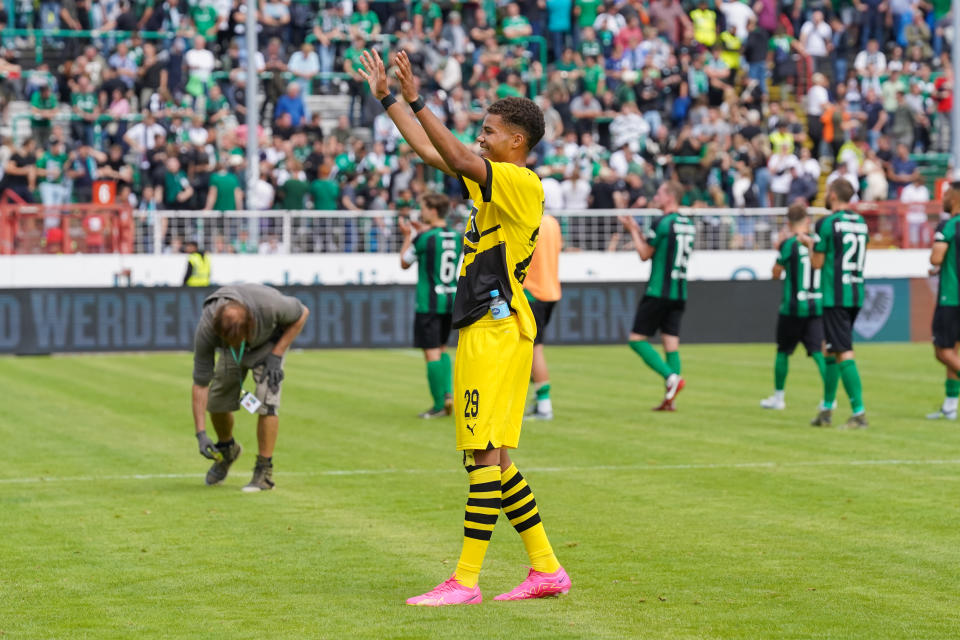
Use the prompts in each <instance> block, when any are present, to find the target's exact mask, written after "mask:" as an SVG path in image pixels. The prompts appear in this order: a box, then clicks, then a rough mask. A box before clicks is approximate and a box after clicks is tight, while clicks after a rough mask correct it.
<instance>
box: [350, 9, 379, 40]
mask: <svg viewBox="0 0 960 640" xmlns="http://www.w3.org/2000/svg"><path fill="white" fill-rule="evenodd" d="M350 24H351V25H357V28H358V29H360V31H362V32H363V33H365V34H367V35H370V34H371V33H373V28H374V27H376V26H378V25H379V24H380V18H378V17H377V14H375V13H374V12H373V11H367V12H366V13H360V12H359V11H354V12H353V15H352V16H350Z"/></svg>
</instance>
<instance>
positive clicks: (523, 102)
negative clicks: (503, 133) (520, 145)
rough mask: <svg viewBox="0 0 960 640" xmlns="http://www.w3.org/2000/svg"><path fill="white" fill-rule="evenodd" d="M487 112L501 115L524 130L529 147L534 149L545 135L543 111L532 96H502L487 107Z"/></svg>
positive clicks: (505, 120) (512, 124)
mask: <svg viewBox="0 0 960 640" xmlns="http://www.w3.org/2000/svg"><path fill="white" fill-rule="evenodd" d="M487 113H489V114H491V115H494V116H500V117H501V118H503V121H504V122H506V123H507V124H508V125H511V126H513V127H517V128H519V129H521V130H523V132H524V133H525V134H526V140H527V149H533V148H534V147H535V146H537V143H538V142H540V139H541V138H542V137H543V131H544V129H545V125H544V123H543V111H541V110H540V107H538V106H537V103H536V102H534V101H533V100H531V99H530V98H517V97H513V96H511V97H509V98H502V99H500V100H497V101H496V102H494V103H493V104H492V105H490V106H489V107H487Z"/></svg>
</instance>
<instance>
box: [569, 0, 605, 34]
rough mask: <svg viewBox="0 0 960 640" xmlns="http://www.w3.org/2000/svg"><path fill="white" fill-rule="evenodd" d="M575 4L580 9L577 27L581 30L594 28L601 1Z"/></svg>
mask: <svg viewBox="0 0 960 640" xmlns="http://www.w3.org/2000/svg"><path fill="white" fill-rule="evenodd" d="M574 4H575V5H576V6H577V7H579V8H580V15H579V16H577V25H578V26H579V27H580V28H581V29H582V28H584V27H592V26H593V23H594V22H596V21H597V9H599V8H600V0H575V1H574Z"/></svg>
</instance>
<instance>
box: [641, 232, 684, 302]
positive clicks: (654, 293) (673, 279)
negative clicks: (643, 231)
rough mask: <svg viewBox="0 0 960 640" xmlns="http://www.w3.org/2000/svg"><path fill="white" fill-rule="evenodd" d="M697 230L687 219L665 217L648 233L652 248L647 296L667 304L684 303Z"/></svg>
mask: <svg viewBox="0 0 960 640" xmlns="http://www.w3.org/2000/svg"><path fill="white" fill-rule="evenodd" d="M696 237H697V227H696V226H695V225H694V224H693V222H692V221H691V220H690V218H688V217H686V216H682V215H680V214H679V213H668V214H666V215H663V216H661V217H659V218H657V219H656V220H655V221H654V222H653V224H652V225H651V226H650V228H649V229H648V230H647V242H649V243H650V245H651V246H652V247H653V264H652V266H651V270H650V282H649V284H648V285H647V292H646V295H648V296H651V297H654V298H665V299H667V300H686V299H687V264H688V263H689V261H690V254H691V253H693V241H694V240H695V239H696Z"/></svg>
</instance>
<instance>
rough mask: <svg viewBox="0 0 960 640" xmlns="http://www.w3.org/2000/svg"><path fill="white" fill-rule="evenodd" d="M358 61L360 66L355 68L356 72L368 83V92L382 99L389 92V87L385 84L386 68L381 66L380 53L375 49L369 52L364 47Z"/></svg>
mask: <svg viewBox="0 0 960 640" xmlns="http://www.w3.org/2000/svg"><path fill="white" fill-rule="evenodd" d="M360 61H361V62H362V66H361V67H360V68H358V69H357V73H358V74H359V75H360V77H361V78H363V79H364V80H366V81H367V84H368V85H370V93H372V94H373V97H374V98H376V99H377V100H382V99H383V98H385V97H386V96H387V95H388V94H389V93H390V88H389V87H388V86H387V70H386V68H385V67H384V66H383V60H382V59H381V58H380V54H379V53H377V52H376V50H374V51H373V52H372V53H371V52H370V51H369V50H366V49H364V51H363V53H362V54H361V55H360Z"/></svg>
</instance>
